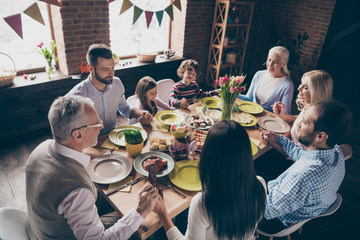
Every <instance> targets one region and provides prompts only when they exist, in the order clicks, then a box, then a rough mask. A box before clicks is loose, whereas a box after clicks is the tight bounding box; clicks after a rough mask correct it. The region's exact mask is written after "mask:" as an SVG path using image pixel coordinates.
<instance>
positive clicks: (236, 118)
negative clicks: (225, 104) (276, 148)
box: [231, 113, 257, 127]
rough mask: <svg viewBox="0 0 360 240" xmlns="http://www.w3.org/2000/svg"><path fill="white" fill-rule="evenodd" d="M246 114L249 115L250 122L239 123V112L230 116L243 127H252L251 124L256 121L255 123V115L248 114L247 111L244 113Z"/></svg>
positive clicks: (254, 123) (253, 124)
mask: <svg viewBox="0 0 360 240" xmlns="http://www.w3.org/2000/svg"><path fill="white" fill-rule="evenodd" d="M245 114H247V115H249V117H250V118H251V119H252V121H251V123H241V122H240V120H239V118H238V117H239V116H240V113H233V114H232V118H231V119H233V120H235V121H236V122H238V123H240V125H241V126H243V127H252V126H255V125H256V123H257V119H256V117H254V116H253V115H251V114H248V113H245Z"/></svg>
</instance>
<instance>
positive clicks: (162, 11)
mask: <svg viewBox="0 0 360 240" xmlns="http://www.w3.org/2000/svg"><path fill="white" fill-rule="evenodd" d="M155 14H156V18H157V20H158V22H159V26H161V22H162V19H163V15H164V10H161V11H157V12H156V13H155Z"/></svg>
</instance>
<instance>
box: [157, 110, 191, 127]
mask: <svg viewBox="0 0 360 240" xmlns="http://www.w3.org/2000/svg"><path fill="white" fill-rule="evenodd" d="M155 118H156V119H157V120H158V121H159V122H161V123H162V124H165V125H172V124H179V123H181V122H183V121H184V116H183V115H182V114H181V113H178V112H174V111H161V112H158V113H157V114H156V115H155Z"/></svg>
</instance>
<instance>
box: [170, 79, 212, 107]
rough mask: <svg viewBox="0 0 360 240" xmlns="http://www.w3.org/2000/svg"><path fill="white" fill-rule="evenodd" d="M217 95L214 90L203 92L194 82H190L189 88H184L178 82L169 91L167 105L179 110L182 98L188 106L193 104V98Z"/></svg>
mask: <svg viewBox="0 0 360 240" xmlns="http://www.w3.org/2000/svg"><path fill="white" fill-rule="evenodd" d="M218 94H219V93H218V91H216V90H213V91H208V92H205V91H203V90H202V89H200V87H199V85H198V84H197V83H196V82H195V81H194V82H192V83H191V84H190V85H189V86H186V85H185V84H183V83H182V82H181V81H180V82H177V83H175V84H174V86H173V87H172V89H171V94H170V96H169V105H170V106H171V107H176V108H180V101H181V99H183V98H186V100H187V101H188V103H189V104H193V103H194V102H193V98H203V97H209V96H214V95H218Z"/></svg>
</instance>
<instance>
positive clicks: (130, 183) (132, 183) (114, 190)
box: [105, 177, 143, 196]
mask: <svg viewBox="0 0 360 240" xmlns="http://www.w3.org/2000/svg"><path fill="white" fill-rule="evenodd" d="M142 179H143V177H139V178H137V179H135V180H132V181H131V182H128V183H125V184H123V185H121V186H119V187H117V188H114V189H112V190H110V191H107V192H105V195H106V196H109V195H110V194H112V193H114V192H116V191H118V190H120V189H122V188H124V187H127V186H130V185H134V184H135V183H138V182H140V181H141V180H142Z"/></svg>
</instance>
